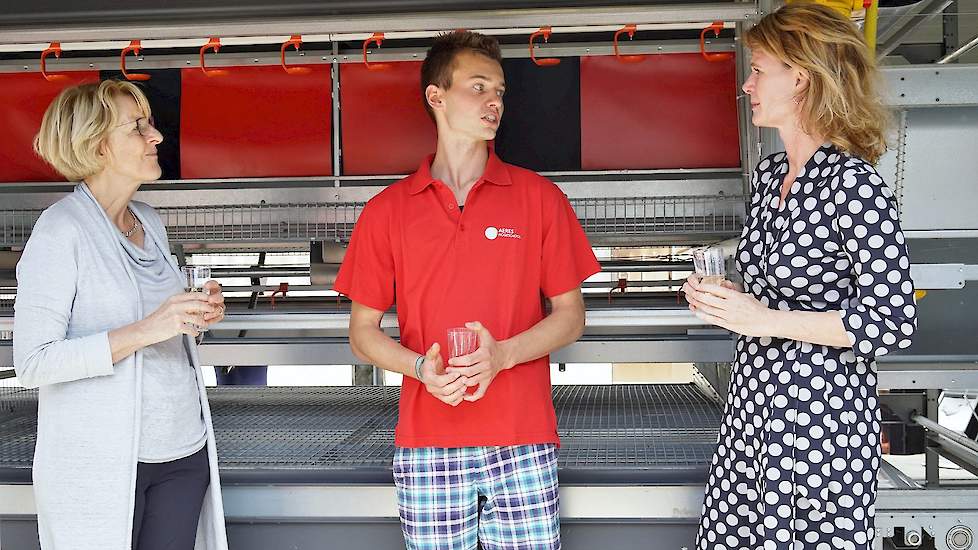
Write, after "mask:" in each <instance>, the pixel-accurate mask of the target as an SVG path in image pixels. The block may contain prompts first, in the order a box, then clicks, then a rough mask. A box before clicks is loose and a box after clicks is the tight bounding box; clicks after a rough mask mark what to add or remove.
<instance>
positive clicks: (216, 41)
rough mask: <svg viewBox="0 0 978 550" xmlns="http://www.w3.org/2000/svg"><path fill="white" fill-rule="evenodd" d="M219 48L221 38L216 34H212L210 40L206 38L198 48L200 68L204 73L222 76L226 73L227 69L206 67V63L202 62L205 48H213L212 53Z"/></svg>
mask: <svg viewBox="0 0 978 550" xmlns="http://www.w3.org/2000/svg"><path fill="white" fill-rule="evenodd" d="M220 49H221V39H220V38H218V37H216V36H212V37H211V38H210V40H208V41H207V43H206V44H204V45H203V46H202V47H201V48H200V70H201V71H203V72H204V74H205V75H207V76H223V75H226V74H228V71H226V70H225V69H208V68H207V65H205V64H204V52H206V51H207V50H214V53H217V52H218V51H219V50H220Z"/></svg>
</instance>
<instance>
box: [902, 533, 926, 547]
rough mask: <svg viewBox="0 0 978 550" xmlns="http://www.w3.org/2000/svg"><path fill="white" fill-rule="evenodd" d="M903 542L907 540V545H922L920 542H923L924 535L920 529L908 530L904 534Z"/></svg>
mask: <svg viewBox="0 0 978 550" xmlns="http://www.w3.org/2000/svg"><path fill="white" fill-rule="evenodd" d="M903 542H905V543H906V544H907V546H920V543H921V542H923V540H922V537H921V536H920V531H917V530H911V531H907V532H906V533H905V534H904V535H903Z"/></svg>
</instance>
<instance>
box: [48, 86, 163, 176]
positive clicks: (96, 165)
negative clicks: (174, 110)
mask: <svg viewBox="0 0 978 550" xmlns="http://www.w3.org/2000/svg"><path fill="white" fill-rule="evenodd" d="M126 94H128V95H131V96H132V98H133V99H134V100H136V105H138V106H139V110H140V111H142V113H143V115H145V116H149V114H150V108H149V101H148V100H147V99H146V95H145V94H143V91H142V90H140V89H139V88H138V87H137V86H136V85H135V84H133V83H131V82H126V81H120V80H104V81H102V82H99V83H91V84H79V85H78V86H72V87H70V88H65V89H64V90H62V91H61V93H60V94H58V97H56V98H54V101H52V102H51V104H50V105H48V108H47V110H46V111H44V118H42V119H41V128H40V130H38V132H37V135H36V136H34V152H36V153H37V154H38V156H40V157H41V158H42V159H44V160H45V162H47V163H48V164H50V165H51V166H52V167H53V168H54V169H55V170H57V171H58V172H59V173H60V174H61V175H63V176H64V177H65V178H67V179H68V180H70V181H78V180H82V179H85V178H87V177H89V176H91V175H93V174H97V173H98V172H99V171H101V170H102V168H103V167H104V166H103V164H104V163H103V162H102V161H100V160H99V156H98V148H99V146H100V145H101V144H102V142H103V141H104V140H105V136H106V135H107V134H108V133H109V130H111V129H112V128H114V127H115V126H116V125H117V124H119V109H118V108H117V107H116V104H115V103H114V102H113V101H112V98H113V97H115V96H117V95H126Z"/></svg>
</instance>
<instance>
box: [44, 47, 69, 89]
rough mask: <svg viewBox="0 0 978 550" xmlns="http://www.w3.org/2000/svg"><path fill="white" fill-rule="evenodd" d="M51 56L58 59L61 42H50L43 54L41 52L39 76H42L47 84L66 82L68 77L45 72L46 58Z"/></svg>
mask: <svg viewBox="0 0 978 550" xmlns="http://www.w3.org/2000/svg"><path fill="white" fill-rule="evenodd" d="M51 54H54V57H58V58H60V57H61V42H51V44H50V45H49V46H48V47H47V48H45V50H44V51H43V52H41V76H43V77H44V80H47V81H48V82H57V81H59V80H67V79H68V75H64V74H59V73H49V72H48V71H47V64H46V63H45V59H46V58H47V56H49V55H51Z"/></svg>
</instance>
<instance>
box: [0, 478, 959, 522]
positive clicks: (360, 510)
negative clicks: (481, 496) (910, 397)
mask: <svg viewBox="0 0 978 550" xmlns="http://www.w3.org/2000/svg"><path fill="white" fill-rule="evenodd" d="M222 492H223V493H224V512H225V516H226V517H227V519H228V520H229V521H231V522H236V521H248V520H254V521H258V520H272V521H289V520H307V521H310V520H331V519H334V520H335V519H355V518H360V519H367V518H383V519H389V520H390V521H395V520H396V518H397V508H396V503H397V499H396V495H395V494H394V487H393V485H383V486H370V485H346V486H337V485H320V486H310V485H233V484H225V485H224V487H223V488H222ZM703 492H704V488H703V487H702V486H700V485H667V486H651V487H641V486H639V487H625V486H616V487H606V486H574V485H562V486H561V488H560V517H561V519H564V520H585V519H594V520H600V519H605V520H614V519H618V520H690V521H695V520H697V519H698V518H699V516H700V512H701V510H702V502H703ZM976 509H978V490H976V489H972V488H964V489H962V488H955V489H884V488H881V489H880V490H879V492H878V495H877V500H876V513H877V515H878V516H883V515H890V514H898V513H902V512H914V511H917V512H924V511H927V512H929V513H941V514H959V513H967V512H973V511H975V510H976ZM36 513H37V512H36V505H35V502H34V492H33V487H32V486H31V485H27V484H25V485H13V484H6V485H0V517H7V518H11V517H25V516H33V515H35V514H36Z"/></svg>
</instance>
